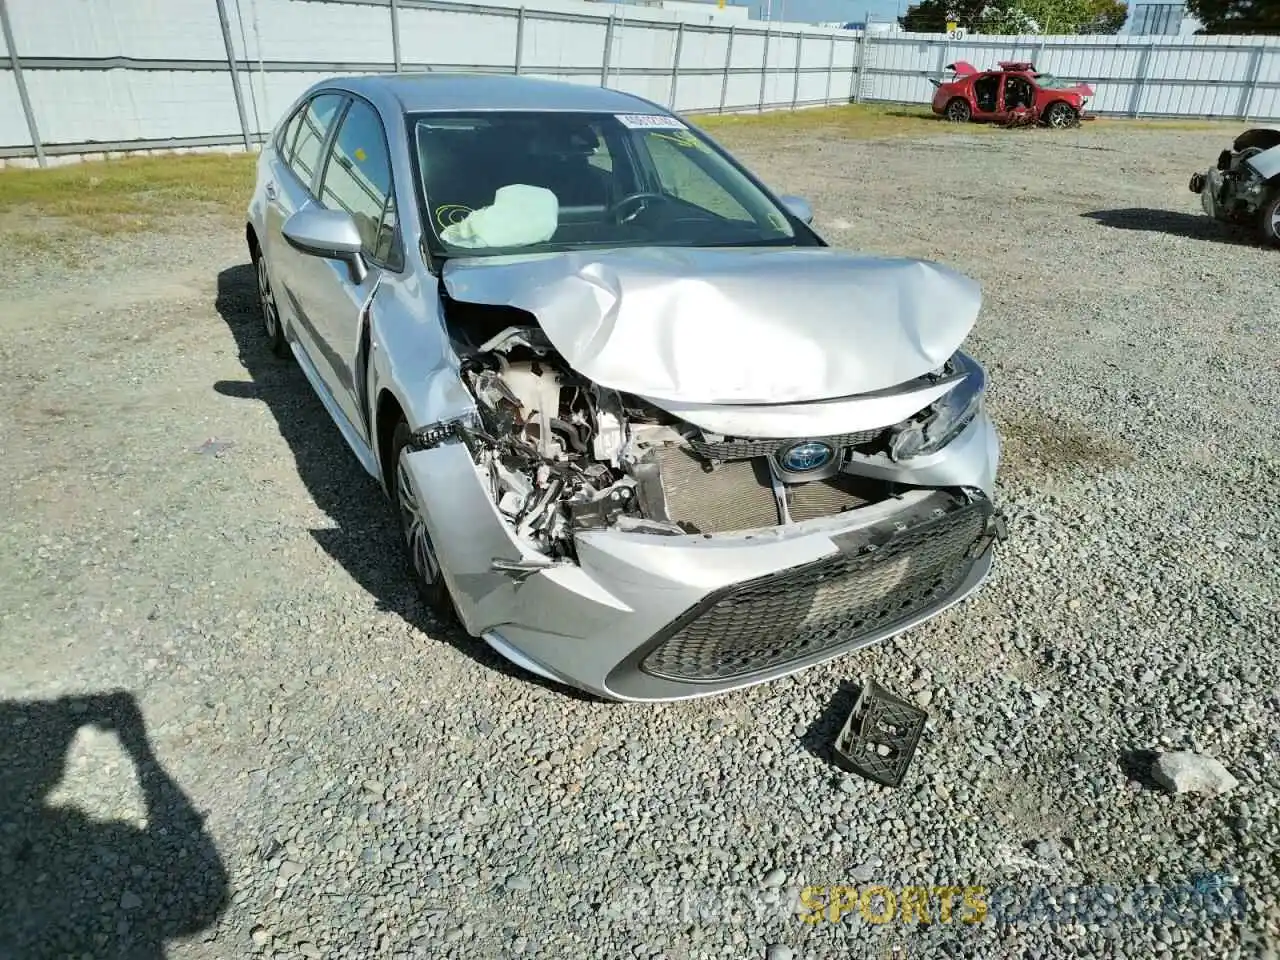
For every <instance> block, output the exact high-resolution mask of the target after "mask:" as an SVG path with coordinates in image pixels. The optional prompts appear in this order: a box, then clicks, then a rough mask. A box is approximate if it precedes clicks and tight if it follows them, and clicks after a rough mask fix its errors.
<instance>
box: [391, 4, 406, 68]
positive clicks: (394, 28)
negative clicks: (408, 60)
mask: <svg viewBox="0 0 1280 960" xmlns="http://www.w3.org/2000/svg"><path fill="white" fill-rule="evenodd" d="M391 59H392V61H393V62H394V63H395V65H396V73H399V72H400V70H401V68H402V67H403V66H404V64H403V63H402V62H401V60H400V7H399V5H398V4H397V2H396V0H391Z"/></svg>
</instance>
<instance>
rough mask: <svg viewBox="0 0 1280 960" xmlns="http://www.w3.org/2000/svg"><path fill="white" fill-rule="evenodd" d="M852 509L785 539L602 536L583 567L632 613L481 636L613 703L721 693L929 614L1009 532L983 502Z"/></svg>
mask: <svg viewBox="0 0 1280 960" xmlns="http://www.w3.org/2000/svg"><path fill="white" fill-rule="evenodd" d="M857 512H858V513H863V514H873V515H870V516H862V517H859V518H857V519H856V520H853V521H850V520H849V519H847V518H846V519H844V520H843V523H832V522H831V518H824V519H823V520H822V521H810V522H807V523H804V524H796V525H795V526H796V527H800V528H806V529H802V530H797V531H794V532H793V531H790V530H788V531H787V533H788V534H791V535H790V536H786V535H784V534H781V533H778V532H776V531H777V528H775V530H770V531H757V532H756V533H754V534H732V535H719V536H712V537H709V538H708V537H702V536H691V537H671V538H666V537H654V536H646V535H637V534H630V535H628V534H621V533H611V532H607V533H604V534H603V535H600V536H598V537H596V538H595V542H594V543H590V544H588V543H585V542H584V543H583V544H582V545H581V549H580V555H581V568H582V570H583V571H584V572H586V573H587V574H588V575H590V576H592V578H593V579H594V580H595V581H596V582H597V583H599V582H609V583H610V584H611V587H613V588H614V596H615V597H616V598H617V599H620V600H622V601H623V603H624V604H625V606H626V608H627V610H628V612H627V613H626V614H624V615H620V616H617V617H616V619H615V620H614V622H613V623H612V624H610V625H609V626H607V627H605V628H604V629H601V630H599V631H598V632H596V633H595V634H594V635H591V636H584V637H576V638H568V637H564V636H561V635H557V634H550V633H546V632H541V631H536V630H532V629H529V628H528V627H527V626H523V625H521V626H517V625H514V624H511V625H507V626H505V627H500V628H495V629H493V630H491V631H488V632H487V633H486V635H485V639H486V641H488V642H489V644H490V645H491V646H493V647H494V648H495V649H496V650H498V651H499V652H500V653H502V654H504V655H505V656H507V657H508V658H510V659H512V660H514V661H515V662H517V663H519V664H520V665H521V666H524V667H525V668H526V669H531V670H533V671H534V672H537V673H539V674H541V675H543V676H545V677H549V678H552V679H555V680H558V681H560V682H563V683H566V684H569V685H572V686H575V687H580V688H582V689H586V690H589V691H591V692H593V693H595V694H598V695H601V696H604V697H608V698H610V699H616V700H679V699H688V698H692V697H699V696H706V695H709V694H715V693H722V692H725V691H728V690H732V689H736V688H739V687H745V686H750V685H752V684H756V683H761V682H764V681H768V680H772V679H776V678H778V677H781V676H785V675H787V674H789V673H793V672H795V671H797V670H800V669H803V668H805V667H808V666H812V665H814V664H817V663H820V662H822V661H824V660H829V659H831V658H833V657H837V656H840V655H841V654H844V653H847V652H849V651H850V650H854V649H857V648H859V647H863V646H866V645H868V644H872V643H876V642H878V641H880V640H884V639H886V638H888V637H891V636H894V635H895V634H897V633H900V632H901V631H903V630H906V629H908V628H910V627H912V626H914V625H916V624H918V623H921V622H922V621H924V620H927V619H929V618H931V617H933V616H935V615H937V614H938V613H940V612H942V611H943V610H945V609H946V608H947V607H949V606H951V605H952V604H954V603H957V602H958V601H960V600H961V599H963V598H964V597H966V596H967V595H968V594H970V593H971V592H973V590H975V589H976V588H977V587H978V586H979V585H980V584H981V583H982V581H983V580H984V579H985V578H986V576H987V574H988V572H989V571H990V569H991V565H992V561H993V554H994V543H995V541H996V540H998V539H1000V538H1001V537H1002V536H1003V520H1002V518H1001V517H1000V515H999V514H998V513H997V512H996V511H995V509H994V507H993V506H992V504H991V502H990V501H988V500H987V499H986V498H985V497H982V496H981V495H974V496H966V495H964V494H961V493H959V492H956V491H915V492H913V493H911V494H908V495H906V496H905V497H903V498H901V499H900V500H894V501H889V502H887V503H884V504H878V505H877V506H876V507H873V508H867V509H866V510H864V511H857ZM582 539H583V540H584V541H586V540H587V539H588V538H587V537H583V538H582ZM762 541H764V542H762ZM770 541H772V542H770ZM624 564H625V572H624V569H623V565H624ZM624 577H625V578H626V579H624ZM606 578H607V579H606ZM532 585H533V584H532V583H531V584H530V586H532ZM618 612H619V613H621V611H618Z"/></svg>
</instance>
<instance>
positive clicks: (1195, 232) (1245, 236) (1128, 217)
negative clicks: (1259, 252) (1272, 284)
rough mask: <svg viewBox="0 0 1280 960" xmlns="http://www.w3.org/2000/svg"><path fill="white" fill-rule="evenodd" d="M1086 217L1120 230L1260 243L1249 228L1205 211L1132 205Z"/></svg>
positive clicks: (1237, 243)
mask: <svg viewBox="0 0 1280 960" xmlns="http://www.w3.org/2000/svg"><path fill="white" fill-rule="evenodd" d="M1080 216H1082V217H1084V218H1085V219H1086V220H1093V221H1095V222H1096V223H1100V224H1102V225H1103V226H1104V227H1114V228H1115V229H1117V230H1141V231H1143V232H1145V233H1167V234H1169V235H1170V236H1174V237H1187V238H1188V239H1191V240H1211V241H1214V242H1215V243H1226V244H1230V245H1232V246H1237V247H1256V246H1258V241H1257V239H1256V238H1254V237H1252V236H1250V234H1249V231H1247V230H1243V229H1233V228H1232V227H1231V226H1230V225H1229V224H1225V223H1219V222H1218V221H1217V220H1214V219H1213V218H1212V217H1210V216H1208V215H1206V214H1203V213H1181V212H1179V211H1176V210H1151V209H1148V208H1146V207H1131V208H1126V209H1123V210H1094V211H1093V212H1092V213H1082V214H1080Z"/></svg>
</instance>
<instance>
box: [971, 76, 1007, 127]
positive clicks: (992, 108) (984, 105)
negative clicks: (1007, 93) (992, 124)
mask: <svg viewBox="0 0 1280 960" xmlns="http://www.w3.org/2000/svg"><path fill="white" fill-rule="evenodd" d="M1000 78H1001V74H999V73H980V74H978V76H977V77H975V78H974V80H973V101H974V103H973V112H974V114H975V115H976V116H979V117H982V118H983V119H990V118H992V117H994V116H996V115H997V114H998V113H999V111H1000V93H1001V91H1000Z"/></svg>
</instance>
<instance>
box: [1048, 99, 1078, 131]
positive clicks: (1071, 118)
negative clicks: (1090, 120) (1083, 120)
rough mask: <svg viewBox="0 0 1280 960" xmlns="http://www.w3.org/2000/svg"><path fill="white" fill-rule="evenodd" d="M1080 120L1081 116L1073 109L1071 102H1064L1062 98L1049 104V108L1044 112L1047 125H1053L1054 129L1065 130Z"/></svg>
mask: <svg viewBox="0 0 1280 960" xmlns="http://www.w3.org/2000/svg"><path fill="white" fill-rule="evenodd" d="M1079 122H1080V117H1079V115H1078V114H1077V113H1076V112H1075V110H1074V109H1072V107H1071V104H1069V103H1063V102H1062V101H1061V100H1058V101H1057V102H1055V103H1051V104H1049V109H1047V110H1046V111H1045V112H1044V123H1045V126H1047V127H1052V128H1053V129H1054V130H1065V129H1067V127H1074V126H1075V125H1076V124H1077V123H1079Z"/></svg>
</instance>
